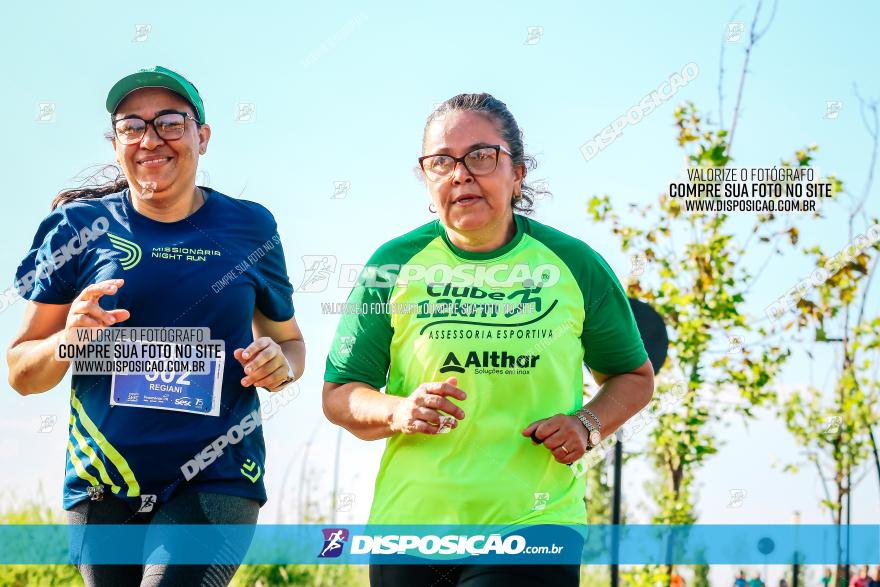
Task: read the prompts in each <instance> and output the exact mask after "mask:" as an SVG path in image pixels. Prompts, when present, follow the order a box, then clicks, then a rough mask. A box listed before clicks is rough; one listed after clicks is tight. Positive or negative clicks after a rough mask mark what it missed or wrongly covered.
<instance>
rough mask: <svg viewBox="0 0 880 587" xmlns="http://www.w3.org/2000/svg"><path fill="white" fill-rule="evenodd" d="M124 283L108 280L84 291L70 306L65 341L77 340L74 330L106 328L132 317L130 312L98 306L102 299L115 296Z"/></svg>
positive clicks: (122, 280)
mask: <svg viewBox="0 0 880 587" xmlns="http://www.w3.org/2000/svg"><path fill="white" fill-rule="evenodd" d="M124 283H125V280H124V279H106V280H104V281H99V282H98V283H93V284H91V285H89V286H88V287H86V288H85V289H84V290H82V291H81V292H80V294H79V295H78V296H76V299H74V300H73V302H71V304H70V311H69V312H68V313H67V322H66V323H65V325H64V338H65V340H70V341H73V340H76V338H75V334H74V330H75V329H77V328H106V327H107V326H111V325H113V324H116V323H118V322H122V321H123V320H128V319H129V317H131V314H130V313H129V311H128V310H105V309H104V308H102V307H101V306H100V305H98V300H100V299H101V297H103V296H105V295H110V296H112V295H115V294H116V292H117V291H119V288H120V287H122V285H123V284H124ZM71 337H74V338H71Z"/></svg>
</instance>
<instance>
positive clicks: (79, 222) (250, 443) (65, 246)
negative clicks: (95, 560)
mask: <svg viewBox="0 0 880 587" xmlns="http://www.w3.org/2000/svg"><path fill="white" fill-rule="evenodd" d="M106 106H107V110H108V111H109V112H110V114H111V121H112V123H113V135H114V136H113V147H114V150H115V156H116V160H117V162H118V164H119V166H120V167H121V169H122V172H123V173H124V179H123V178H121V177H120V178H119V179H118V180H117V181H115V182H112V183H111V184H108V185H104V186H98V187H96V188H89V189H81V190H71V191H68V192H63V193H62V194H60V195H59V196H58V197H57V198H56V199H55V201H54V202H53V211H52V213H51V214H49V216H47V217H46V218H45V219H44V220H43V222H42V224H41V225H40V227H39V229H38V230H37V233H36V236H35V237H34V241H33V244H32V246H31V249H30V251H29V252H28V253H27V255H26V256H25V258H24V260H23V261H22V263H21V265H20V266H19V268H18V271H17V275H16V279H17V286H18V289H19V293H20V294H21V295H22V297H24V298H25V299H26V300H28V301H27V306H26V308H25V314H24V319H23V322H22V326H21V329H20V331H19V332H18V334H17V336H16V337H15V339H14V340H13V341H12V344H11V346H10V348H9V350H8V353H7V361H8V364H9V373H10V375H9V379H10V383H11V384H12V386H13V387H14V388H15V389H16V390H17V391H18V392H19V393H21V394H22V395H30V394H35V393H42V392H45V391H48V390H50V389H52V388H54V387H55V386H56V385H58V383H60V382H61V380H62V379H63V377H64V375H65V373H66V372H67V370H68V367H69V366H70V362H69V361H63V360H58V359H57V358H56V354H55V353H56V348H57V347H58V345H59V343H60V342H62V341H64V340H68V338H66V337H69V336H70V335H71V334H72V333H73V331H74V329H76V328H80V327H103V328H110V327H117V326H122V327H149V328H155V327H160V328H161V327H164V328H171V327H177V328H185V327H202V328H209V329H210V337H211V339H212V340H217V341H223V344H224V348H225V355H224V356H223V357H222V358H221V359H219V360H215V361H213V362H212V373H211V374H206V375H196V374H180V373H178V374H170V373H162V374H159V373H152V374H150V373H146V374H140V375H129V376H125V377H120V376H119V375H118V374H117V375H116V376H115V377H114V376H112V375H110V374H77V373H76V372H75V373H74V374H73V378H72V387H73V389H72V391H71V412H70V421H69V425H70V428H69V429H70V437H69V442H68V445H67V468H66V477H65V488H64V508H65V509H66V510H68V511H69V519H70V522H71V524H86V525H87V526H86V529H87V528H88V525H91V524H122V523H135V524H138V523H140V524H149V525H150V526H149V527H148V529H147V533H146V536H147V541H146V542H145V546H144V557H145V561H144V562H145V564H144V566H141V565H94V564H89V563H88V562H87V561H86V562H84V563H83V564H80V565H79V569H80V572H81V573H82V574H83V577H84V579H85V581H86V584H87V585H114V586H116V585H126V584H131V585H147V584H153V583H157V584H158V583H160V582H162V584H166V583H165V582H170V583H171V584H175V585H176V584H181V585H189V584H193V585H195V584H201V583H202V581H203V580H205V579H206V578H211V580H212V581H213V582H212V583H211V584H219V583H222V584H226V583H228V582H229V580H230V579H231V577H232V575H233V574H234V573H235V570H236V568H237V560H236V556H240V555H241V554H242V553H241V552H240V551H239V552H237V553H235V554H234V555H233V554H230V555H229V556H227V557H226V558H224V557H222V556H220V554H219V553H218V560H217V561H216V563H217V564H213V565H175V564H173V563H174V562H175V551H174V548H172V547H169V545H168V544H163V545H161V548H160V545H159V544H153V542H155V541H153V542H151V541H150V536H151V534H150V532H152V528H154V527H155V528H157V531H158V530H159V529H160V527H161V525H162V524H169V523H175V524H203V523H208V524H246V525H253V524H256V521H257V514H258V511H259V508H260V507H261V506H262V505H263V504H264V503H265V502H266V491H265V487H264V484H263V479H264V475H265V445H264V441H263V435H262V428H261V426H260V425H259V424H260V421H259V418H258V416H257V415H258V414H259V409H260V400H259V398H258V396H257V391H256V387H263V388H265V389H268V390H269V391H270V392H274V391H280V390H281V389H283V388H285V387H286V386H287V385H289V384H290V383H291V382H293V381H295V380H296V379H298V378H299V377H300V376H301V375H302V371H303V366H304V361H305V346H304V343H303V339H302V335H301V333H300V330H299V328H298V326H297V324H296V320H295V319H294V315H293V314H294V310H293V304H292V301H291V295H292V293H293V288H292V287H291V285H290V282H289V280H288V276H287V271H286V267H285V263H284V253H283V251H282V248H281V244H280V239H279V238H278V233H277V226H276V223H275V219H274V218H273V216H272V214H271V213H270V212H269V211H268V210H267V209H266V208H264V207H263V206H261V205H259V204H256V203H254V202H249V201H245V200H239V199H236V198H231V197H229V196H226V195H224V194H222V193H220V192H218V191H216V190H213V189H210V188H206V187H199V186H197V185H195V177H196V168H197V164H198V160H199V156H200V155H202V154H204V153H205V151H206V149H207V147H208V141H209V139H210V137H211V129H210V127H209V126H208V125H207V124H205V113H204V104H203V102H202V98H201V97H200V96H199V93H198V91H197V90H196V88H195V86H193V85H192V84H191V83H190V82H189V81H187V80H186V79H185V78H183V77H182V76H180V75H179V74H177V73H175V72H173V71H171V70H168V69H165V68H162V67H158V66H157V67H154V68H150V69H146V70H140V71H138V72H136V73H134V74H132V75H129V76H127V77H125V78H123V79H122V80H120V81H119V82H117V83H116V84H115V85H114V86H113V88H112V89H111V90H110V93H109V95H108V97H107V104H106ZM221 369H222V371H221ZM159 375H161V376H162V380H161V381H159V382H158V385H157V379H158V376H159ZM181 377H182V380H181ZM164 383H169V384H168V385H165V384H164ZM178 383H179V384H180V385H177V384H178ZM184 386H186V387H184ZM156 390H159V391H156ZM169 390H170V391H169ZM179 390H186V394H185V395H183V394H182V393H177V391H179ZM290 391H291V390H286V391H285V392H284V393H289V392H290ZM279 397H281V396H279ZM236 427H237V428H236ZM233 428H235V432H234V433H232V432H231V430H232V429H233ZM221 437H223V438H224V440H228V441H229V442H224V443H222V444H225V446H218V443H216V442H215V441H216V440H217V439H218V438H221ZM212 444H213V445H214V446H213V450H212V449H209V448H207V447H209V446H211V445H212ZM218 448H219V450H218ZM206 449H207V452H206ZM249 531H252V528H251V529H250V530H249ZM159 541H160V542H161V539H160V540H159ZM153 546H155V547H156V548H155V549H154V548H153ZM79 548H84V549H89V548H91V546H90V544H89V542H88V540H85V541H84V542H83V544H82V545H80V546H79ZM86 554H87V553H86V552H81V553H74V555H75V556H77V555H81V556H85V555H86Z"/></svg>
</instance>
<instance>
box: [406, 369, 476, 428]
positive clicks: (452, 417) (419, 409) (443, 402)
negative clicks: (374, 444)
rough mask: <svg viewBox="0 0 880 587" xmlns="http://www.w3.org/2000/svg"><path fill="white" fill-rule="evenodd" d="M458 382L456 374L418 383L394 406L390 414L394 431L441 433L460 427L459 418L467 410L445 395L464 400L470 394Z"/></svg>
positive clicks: (460, 418) (462, 416) (461, 417)
mask: <svg viewBox="0 0 880 587" xmlns="http://www.w3.org/2000/svg"><path fill="white" fill-rule="evenodd" d="M456 385H458V380H457V379H456V378H455V377H450V378H449V379H447V380H446V381H444V382H442V383H440V382H438V381H433V382H430V383H423V384H421V385H419V386H418V387H417V388H416V390H415V391H414V392H412V393H411V394H410V395H409V396H408V397H406V398H403V400H402V401H401V402H399V403H398V404H397V406H395V408H394V411H393V412H392V414H391V430H392V431H394V432H401V433H403V434H439V433H441V432H445V431H446V430H451V429H453V428H455V427H456V426H458V421H459V420H462V419H463V418H464V410H462V409H461V408H460V407H458V406H457V405H455V404H454V403H452V402H451V401H449V400H448V399H446V397H444V396H448V397H454V398H455V399H458V400H464V399H465V398H466V397H467V394H466V393H465V392H464V391H462V390H461V389H459V388H458V387H456ZM441 412H444V413H445V414H449V415H448V416H447V415H444V414H442V413H441Z"/></svg>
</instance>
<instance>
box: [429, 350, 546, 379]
mask: <svg viewBox="0 0 880 587" xmlns="http://www.w3.org/2000/svg"><path fill="white" fill-rule="evenodd" d="M540 358H541V355H532V354H523V355H516V354H513V353H508V352H507V351H501V352H498V351H482V352H481V351H470V352H468V354H467V356H466V357H465V359H464V364H463V365H462V361H461V360H460V359H459V358H458V355H456V354H455V353H454V352H450V353H449V354H447V355H446V359H444V361H443V366H442V367H440V373H449V372H451V371H452V372H455V373H465V372H466V371H467V370H468V369H469V368H473V372H474V374H475V375H487V374H498V375H528V374H529V373H531V370H532V369H533V368H534V367H535V365H537V363H538V359H540Z"/></svg>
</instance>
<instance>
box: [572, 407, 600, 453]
mask: <svg viewBox="0 0 880 587" xmlns="http://www.w3.org/2000/svg"><path fill="white" fill-rule="evenodd" d="M574 415H575V416H577V419H578V420H580V421H581V424H583V425H584V427H585V428H586V429H587V433H588V434H587V449H586V450H587V451H589V450H591V449H593V448H595V447H596V446H597V445H598V444H599V443H600V442H601V441H602V432H601V430H602V423H601V422H599V418H597V417H596V414H594V413H593V412H591V411H590V410H588V409H587V408H581V409H579V410H578V411H576V412H575V413H574ZM594 422H595V424H594Z"/></svg>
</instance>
